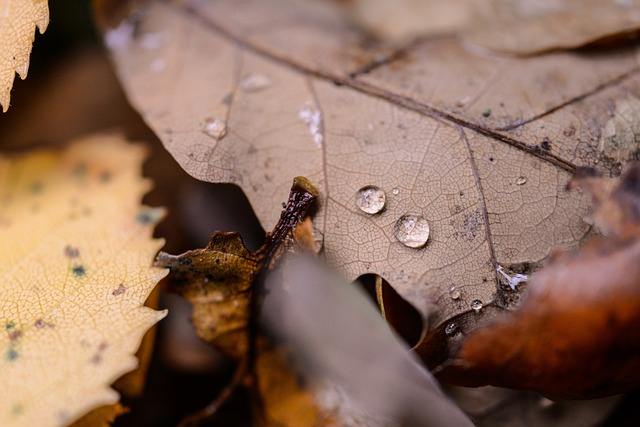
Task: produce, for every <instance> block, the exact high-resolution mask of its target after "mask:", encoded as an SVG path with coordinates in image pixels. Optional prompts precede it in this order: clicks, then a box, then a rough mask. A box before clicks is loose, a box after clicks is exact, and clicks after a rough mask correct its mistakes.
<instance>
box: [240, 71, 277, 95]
mask: <svg viewBox="0 0 640 427" xmlns="http://www.w3.org/2000/svg"><path fill="white" fill-rule="evenodd" d="M269 86H271V79H270V78H269V77H267V76H265V75H264V74H249V75H248V76H246V77H245V78H244V79H242V80H241V81H240V88H241V89H242V90H244V91H245V92H259V91H261V90H263V89H266V88H268V87H269Z"/></svg>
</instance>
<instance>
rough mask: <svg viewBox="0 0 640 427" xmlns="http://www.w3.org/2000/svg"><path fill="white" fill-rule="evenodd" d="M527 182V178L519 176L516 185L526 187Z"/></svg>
mask: <svg viewBox="0 0 640 427" xmlns="http://www.w3.org/2000/svg"><path fill="white" fill-rule="evenodd" d="M526 182H527V178H526V177H524V176H519V177H518V179H516V184H518V185H524V184H525V183H526Z"/></svg>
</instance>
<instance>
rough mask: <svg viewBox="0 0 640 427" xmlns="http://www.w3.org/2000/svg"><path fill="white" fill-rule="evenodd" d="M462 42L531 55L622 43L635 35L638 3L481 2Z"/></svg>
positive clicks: (569, 0) (564, 0)
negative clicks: (615, 42)
mask: <svg viewBox="0 0 640 427" xmlns="http://www.w3.org/2000/svg"><path fill="white" fill-rule="evenodd" d="M481 3H482V4H480V5H476V11H477V13H476V14H475V15H474V17H475V18H476V22H473V23H472V28H471V29H470V30H469V31H466V32H465V34H464V36H463V37H464V39H465V41H467V42H469V43H472V44H474V45H477V46H482V47H485V48H488V49H492V50H495V51H498V52H505V53H511V54H521V55H530V54H537V53H541V52H547V51H550V50H557V49H575V48H579V47H583V46H587V45H594V44H601V43H612V42H614V40H621V41H627V40H629V39H632V38H637V36H638V33H639V32H640V1H638V0H630V1H627V0H625V1H604V2H603V1H600V0H587V1H584V0H581V1H575V0H561V1H558V0H546V1H533V2H532V1H528V0H516V1H514V0H485V1H483V2H481Z"/></svg>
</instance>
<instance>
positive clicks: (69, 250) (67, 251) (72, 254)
mask: <svg viewBox="0 0 640 427" xmlns="http://www.w3.org/2000/svg"><path fill="white" fill-rule="evenodd" d="M64 255H65V256H66V257H67V258H72V259H73V258H78V257H79V256H80V251H79V250H78V248H76V247H73V246H70V245H67V246H65V247H64Z"/></svg>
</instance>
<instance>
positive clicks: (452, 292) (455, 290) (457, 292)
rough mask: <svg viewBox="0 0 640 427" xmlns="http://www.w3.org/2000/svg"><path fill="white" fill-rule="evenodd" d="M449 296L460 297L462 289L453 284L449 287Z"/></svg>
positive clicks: (452, 297)
mask: <svg viewBox="0 0 640 427" xmlns="http://www.w3.org/2000/svg"><path fill="white" fill-rule="evenodd" d="M449 296H450V297H451V299H460V289H458V288H456V287H455V286H452V287H450V288H449Z"/></svg>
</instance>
